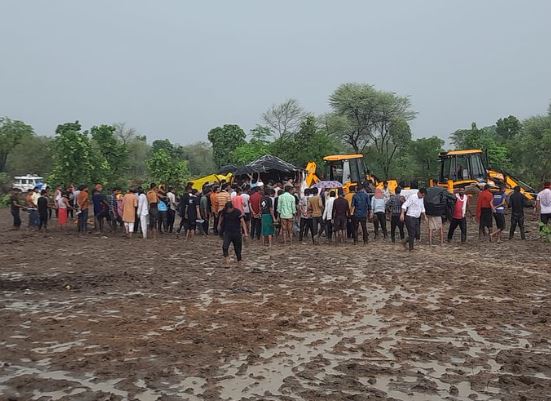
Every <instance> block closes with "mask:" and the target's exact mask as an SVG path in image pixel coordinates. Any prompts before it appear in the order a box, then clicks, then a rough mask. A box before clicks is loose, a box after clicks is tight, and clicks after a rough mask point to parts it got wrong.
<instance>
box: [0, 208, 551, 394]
mask: <svg viewBox="0 0 551 401" xmlns="http://www.w3.org/2000/svg"><path fill="white" fill-rule="evenodd" d="M0 214H1V217H2V219H1V223H0V260H1V263H0V294H1V295H0V322H1V323H2V324H1V325H0V350H1V352H0V400H1V401H4V400H40V401H49V400H63V401H68V400H85V401H86V400H106V401H107V400H109V401H115V400H137V401H172V400H192V401H194V400H247V401H253V400H285V401H310V400H332V401H333V400H337V401H338V400H353V401H367V400H369V401H371V400H373V401H375V400H377V401H379V400H381V401H382V400H398V401H406V400H412V401H433V400H434V401H436V400H457V401H459V400H507V401H509V400H511V401H512V400H549V399H551V344H550V341H551V248H550V247H549V245H548V244H547V245H546V244H543V243H541V242H540V241H539V240H538V239H537V238H536V235H535V223H534V222H531V223H530V224H531V226H530V228H531V232H530V233H529V234H528V238H529V239H528V241H526V242H522V241H520V240H518V239H517V240H513V241H507V240H505V241H503V242H502V243H500V244H493V243H492V244H489V243H487V242H482V243H479V242H477V241H475V237H474V235H471V236H470V238H469V239H470V242H469V243H467V244H460V243H459V242H452V243H451V244H445V245H444V246H443V247H440V246H428V245H426V244H425V243H424V242H422V243H421V244H420V245H419V246H418V250H416V251H415V252H413V253H411V254H410V253H408V252H406V251H404V250H403V248H402V247H401V246H400V245H393V244H391V243H390V242H384V241H382V240H378V241H373V242H371V243H370V244H369V245H368V246H367V247H364V246H353V245H346V246H339V247H335V246H324V245H322V246H318V247H312V246H311V245H306V244H298V243H296V244H293V245H292V246H290V247H284V246H283V245H276V246H275V247H273V248H272V249H270V250H268V249H267V248H264V247H261V246H259V245H258V244H256V243H252V244H251V243H248V244H246V247H245V250H244V257H245V261H244V265H243V266H242V267H240V268H236V267H232V268H230V269H225V268H223V266H222V261H221V258H220V256H221V243H220V241H219V240H218V239H217V238H215V237H213V236H210V237H209V238H200V237H198V238H196V239H195V240H194V241H193V242H191V243H187V242H184V241H183V240H182V239H176V238H175V237H173V236H163V237H162V238H161V239H157V240H150V241H147V242H144V241H142V240H141V239H139V238H133V239H131V240H128V239H125V238H122V237H121V236H120V235H112V234H110V233H107V234H105V235H103V236H102V235H94V234H92V235H89V236H86V237H84V238H79V237H78V236H77V235H76V233H75V232H74V231H69V232H65V233H59V232H51V233H48V234H47V235H44V234H38V233H28V232H26V231H23V230H22V231H20V232H12V231H9V230H8V229H9V215H8V213H7V211H5V210H0Z"/></svg>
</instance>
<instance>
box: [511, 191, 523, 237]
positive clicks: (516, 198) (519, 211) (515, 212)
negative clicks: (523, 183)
mask: <svg viewBox="0 0 551 401" xmlns="http://www.w3.org/2000/svg"><path fill="white" fill-rule="evenodd" d="M524 206H525V202H524V196H523V195H522V194H521V193H520V187H519V186H518V185H517V186H516V187H515V188H513V193H512V194H511V196H510V197H509V207H510V208H511V229H510V230H509V239H510V240H511V239H513V236H514V235H515V230H516V228H517V224H518V228H519V229H520V238H521V239H526V235H525V234H524Z"/></svg>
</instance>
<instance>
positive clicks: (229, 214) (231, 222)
mask: <svg viewBox="0 0 551 401" xmlns="http://www.w3.org/2000/svg"><path fill="white" fill-rule="evenodd" d="M218 231H219V232H221V233H223V238H224V242H223V244H222V252H223V254H224V265H225V266H226V267H229V262H230V254H229V249H230V244H233V251H234V252H235V258H236V260H237V265H240V264H241V250H242V248H243V235H244V236H245V237H247V235H248V233H247V225H246V224H245V220H244V219H243V214H242V213H241V211H240V210H238V209H236V208H234V207H233V205H232V203H231V201H228V202H226V204H225V206H224V209H223V210H222V211H221V212H220V219H219V221H218ZM241 232H243V234H241Z"/></svg>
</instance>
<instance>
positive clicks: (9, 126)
mask: <svg viewBox="0 0 551 401" xmlns="http://www.w3.org/2000/svg"><path fill="white" fill-rule="evenodd" d="M33 134H34V130H33V128H32V127H31V126H30V125H27V124H25V123H24V122H22V121H17V120H10V119H9V118H7V117H0V171H6V163H7V160H8V156H9V154H10V153H11V152H12V151H13V150H14V148H15V147H16V146H17V145H18V144H20V143H21V141H22V140H23V138H26V137H29V136H31V135H33Z"/></svg>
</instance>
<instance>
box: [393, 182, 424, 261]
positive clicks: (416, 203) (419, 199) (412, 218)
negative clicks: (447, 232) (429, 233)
mask: <svg viewBox="0 0 551 401" xmlns="http://www.w3.org/2000/svg"><path fill="white" fill-rule="evenodd" d="M426 192H427V191H426V190H425V188H421V189H419V191H418V192H417V193H416V194H415V195H412V196H410V197H409V198H407V200H406V201H405V202H404V204H403V205H402V214H401V215H400V221H403V222H405V223H406V228H407V230H408V236H407V238H406V239H405V240H404V241H403V242H402V244H403V245H404V248H407V246H406V243H409V250H410V251H413V244H414V242H415V237H416V236H417V234H418V233H419V232H420V221H419V217H421V215H423V217H424V218H425V220H426V219H427V216H426V215H425V204H424V201H423V198H424V197H425V193H426Z"/></svg>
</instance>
